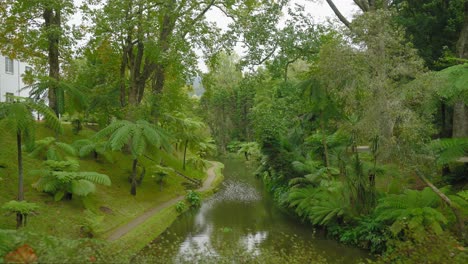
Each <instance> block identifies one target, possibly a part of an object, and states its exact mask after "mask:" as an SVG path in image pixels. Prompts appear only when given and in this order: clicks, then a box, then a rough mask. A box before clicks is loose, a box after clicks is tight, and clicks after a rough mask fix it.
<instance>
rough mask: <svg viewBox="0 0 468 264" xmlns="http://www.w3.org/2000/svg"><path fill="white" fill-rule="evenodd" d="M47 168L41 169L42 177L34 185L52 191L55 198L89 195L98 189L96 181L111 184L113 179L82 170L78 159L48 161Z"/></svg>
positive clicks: (45, 190) (106, 184) (39, 188)
mask: <svg viewBox="0 0 468 264" xmlns="http://www.w3.org/2000/svg"><path fill="white" fill-rule="evenodd" d="M44 165H45V166H46V167H47V169H46V170H41V171H39V172H38V173H39V174H41V178H40V179H39V180H38V181H37V182H36V183H35V184H34V185H33V186H34V187H35V188H36V189H38V190H40V191H44V192H47V193H51V194H53V195H54V197H55V200H56V201H58V200H61V199H62V198H63V197H64V196H65V195H68V196H70V197H71V195H72V194H75V195H78V196H87V195H88V194H90V193H94V192H95V191H96V186H95V185H94V183H97V184H102V185H105V186H110V185H111V180H110V179H109V177H108V176H107V175H105V174H101V173H97V172H80V171H78V170H79V166H78V163H77V162H76V161H46V162H44Z"/></svg>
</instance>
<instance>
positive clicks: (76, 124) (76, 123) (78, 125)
mask: <svg viewBox="0 0 468 264" xmlns="http://www.w3.org/2000/svg"><path fill="white" fill-rule="evenodd" d="M71 124H72V132H73V134H75V135H78V133H80V131H81V130H82V129H83V125H82V122H81V119H80V118H74V119H73V120H72V121H71Z"/></svg>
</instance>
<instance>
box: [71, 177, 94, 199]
mask: <svg viewBox="0 0 468 264" xmlns="http://www.w3.org/2000/svg"><path fill="white" fill-rule="evenodd" d="M71 191H72V193H73V194H76V195H79V196H87V195H88V194H90V193H94V192H95V191H96V185H94V183H92V182H90V181H88V180H77V181H73V182H72V183H71Z"/></svg>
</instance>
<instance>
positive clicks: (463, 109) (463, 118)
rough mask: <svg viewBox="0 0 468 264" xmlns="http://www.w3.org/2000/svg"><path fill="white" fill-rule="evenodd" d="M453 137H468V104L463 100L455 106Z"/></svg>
mask: <svg viewBox="0 0 468 264" xmlns="http://www.w3.org/2000/svg"><path fill="white" fill-rule="evenodd" d="M452 137H454V138H459V137H468V106H467V105H466V104H465V103H464V102H463V101H461V100H460V101H458V102H456V103H455V105H454V107H453V131H452Z"/></svg>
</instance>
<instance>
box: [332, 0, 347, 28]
mask: <svg viewBox="0 0 468 264" xmlns="http://www.w3.org/2000/svg"><path fill="white" fill-rule="evenodd" d="M327 3H328V5H329V6H330V7H331V9H332V10H333V12H334V13H335V15H336V16H337V17H338V19H339V20H340V21H341V22H342V23H343V24H344V25H345V26H346V27H347V28H350V24H351V23H349V21H348V20H347V19H346V17H344V16H343V14H341V12H340V10H338V8H337V7H336V6H335V3H333V1H332V0H327Z"/></svg>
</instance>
